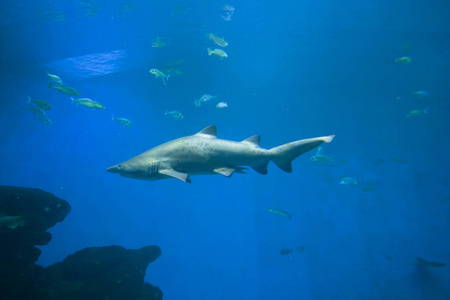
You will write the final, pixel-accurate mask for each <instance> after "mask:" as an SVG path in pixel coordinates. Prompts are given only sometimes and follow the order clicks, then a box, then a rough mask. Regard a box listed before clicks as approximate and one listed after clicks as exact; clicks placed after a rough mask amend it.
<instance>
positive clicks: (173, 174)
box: [159, 169, 191, 183]
mask: <svg viewBox="0 0 450 300" xmlns="http://www.w3.org/2000/svg"><path fill="white" fill-rule="evenodd" d="M159 173H160V174H163V175H166V176H169V177H173V178H176V179H179V180H181V181H184V182H188V183H191V177H190V176H189V174H187V173H181V172H177V171H175V170H170V169H165V170H159Z"/></svg>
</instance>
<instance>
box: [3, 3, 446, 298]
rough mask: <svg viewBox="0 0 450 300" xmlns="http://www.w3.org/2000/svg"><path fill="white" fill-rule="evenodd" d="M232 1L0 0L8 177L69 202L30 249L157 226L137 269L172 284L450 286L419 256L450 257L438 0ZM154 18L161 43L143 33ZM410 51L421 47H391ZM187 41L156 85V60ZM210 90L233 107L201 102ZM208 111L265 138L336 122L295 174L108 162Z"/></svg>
mask: <svg viewBox="0 0 450 300" xmlns="http://www.w3.org/2000/svg"><path fill="white" fill-rule="evenodd" d="M129 3H132V4H134V8H133V7H131V9H129V10H126V11H125V10H124V9H123V8H124V6H125V5H127V4H129ZM224 4H225V3H224V2H223V1H213V0H210V1H208V0H205V1H201V0H198V1H188V0H186V1H143V0H136V1H118V0H114V1H101V0H100V1H84V2H83V1H62V0H55V1H25V2H24V1H22V2H18V1H12V0H5V1H2V3H1V4H0V8H1V19H0V28H1V29H0V37H1V40H2V43H1V45H0V54H1V55H0V64H1V65H0V66H1V68H0V72H1V82H2V88H1V91H0V96H1V97H0V99H1V102H0V120H1V122H2V127H1V128H2V130H1V132H0V143H1V147H0V157H1V166H2V168H1V172H0V184H2V185H16V186H26V187H34V188H40V189H43V190H47V191H49V192H52V193H54V194H55V195H56V196H58V197H61V198H63V199H65V200H67V201H68V202H69V203H70V205H71V206H72V211H71V213H70V214H69V215H68V216H67V218H66V219H65V220H64V222H62V223H59V224H57V225H56V226H55V227H54V228H52V229H51V233H52V235H53V240H52V241H51V242H50V243H49V244H48V245H47V246H44V247H41V248H42V249H41V250H42V255H41V257H40V259H39V261H38V263H39V264H41V265H44V266H48V265H50V264H53V263H55V262H57V261H61V260H62V259H64V258H65V257H66V256H67V255H68V254H71V253H73V252H75V251H77V250H80V249H82V248H85V247H91V246H106V245H113V244H114V245H121V246H124V247H127V248H139V247H142V246H145V245H158V246H159V247H160V248H161V249H162V255H161V257H160V258H158V259H157V260H156V261H155V262H154V263H152V264H151V265H150V266H149V268H148V270H147V275H146V278H145V279H146V281H148V282H150V283H151V284H153V285H157V286H159V287H160V288H161V290H162V291H163V294H164V298H165V299H450V288H449V287H450V272H449V266H448V265H447V266H446V267H444V268H419V267H418V266H417V265H416V258H417V257H423V258H424V259H426V260H429V261H435V262H442V263H446V264H448V263H450V256H449V255H450V239H449V236H450V201H449V196H450V188H449V186H450V185H449V181H450V173H449V171H448V170H449V169H450V159H449V155H448V149H449V147H450V141H449V136H450V126H449V125H450V124H449V120H450V97H449V94H450V90H449V87H450V80H449V78H450V77H449V72H448V70H449V67H450V22H449V21H448V15H449V11H450V9H449V8H450V5H449V2H447V1H442V0H441V1H427V2H424V1H398V0H394V1H390V2H387V1H369V0H365V1H331V0H324V1H270V0H262V1H253V0H251V1H233V2H229V4H230V5H232V6H233V7H234V8H235V10H234V13H233V14H232V15H231V20H230V21H226V20H224V18H222V16H223V15H225V14H226V12H225V11H224V10H223V9H222V6H223V5H224ZM63 19H64V20H63ZM210 32H211V33H214V34H216V35H218V36H221V37H225V39H226V40H227V42H228V43H229V45H228V46H227V47H226V48H223V49H224V50H225V51H226V52H227V53H228V58H226V59H224V60H220V59H217V58H216V57H212V56H208V55H207V51H206V48H208V47H211V48H216V47H217V48H220V47H218V46H215V45H214V44H212V43H211V42H210V41H208V40H207V37H206V35H207V34H208V33H210ZM157 36H161V37H166V38H168V39H169V40H170V44H169V45H168V46H166V47H161V48H155V47H152V42H153V41H154V39H155V38H156V37H157ZM404 56H408V57H410V58H411V61H412V63H410V64H407V65H400V64H398V63H394V61H395V59H396V58H399V57H404ZM179 59H182V60H183V63H182V64H181V65H180V66H178V67H176V68H178V69H180V70H181V71H182V72H183V74H182V75H171V77H170V78H169V80H168V83H167V85H164V84H163V82H162V80H161V79H156V78H154V76H153V75H151V74H149V70H150V69H152V68H162V67H161V63H166V62H170V61H173V60H179ZM47 71H48V72H50V73H52V74H57V75H59V76H60V77H61V78H62V80H63V82H64V84H65V85H67V86H70V87H73V88H75V89H77V90H78V91H79V92H80V93H81V94H82V96H83V97H88V98H91V99H93V100H94V101H97V102H99V103H101V104H103V105H104V106H106V109H104V110H91V109H89V108H86V107H82V106H76V105H75V104H71V101H70V96H67V95H65V94H61V93H58V92H56V91H55V90H53V89H48V88H47V87H46V86H47V84H48V81H49V78H48V77H47V75H46V72H47ZM420 90H424V91H427V92H428V93H429V96H427V97H424V98H418V97H415V96H413V95H412V92H415V91H420ZM203 94H211V95H217V96H218V97H219V98H218V99H219V101H226V102H227V103H228V106H229V107H228V108H225V109H222V110H219V109H216V108H215V104H216V102H214V103H213V102H211V103H206V104H204V105H202V106H201V107H196V106H195V105H194V100H195V99H196V98H199V97H200V96H201V95H203ZM28 96H31V97H32V98H33V99H43V100H46V101H48V102H49V103H50V104H51V105H52V106H53V109H52V111H49V112H48V113H47V116H48V117H49V118H50V119H51V120H52V122H53V124H52V125H45V124H42V123H40V122H38V121H37V120H35V119H34V118H33V115H32V113H31V112H30V111H28V110H27V109H26V101H27V97H28ZM425 108H427V109H428V111H429V113H428V114H420V115H418V116H414V117H410V118H406V117H405V115H406V114H407V113H408V112H409V111H411V110H422V109H425ZM166 110H178V111H180V112H182V113H183V115H184V119H183V120H176V119H174V118H171V117H169V116H166V115H164V112H165V111H166ZM113 114H114V115H115V116H117V117H125V118H128V119H129V120H131V121H132V123H133V127H132V128H126V127H123V126H121V125H120V124H119V123H117V122H112V121H110V119H111V116H112V115H113ZM212 124H215V125H217V129H218V137H219V138H223V139H229V140H235V141H240V140H243V139H245V138H247V137H249V136H252V135H255V134H260V135H261V136H262V142H261V146H262V147H263V148H271V147H274V146H278V145H281V144H284V143H287V142H291V141H295V140H299V139H303V138H310V137H316V136H323V135H330V134H336V138H335V139H334V140H333V142H331V143H330V144H326V145H323V147H322V149H323V152H324V153H325V154H327V155H329V156H334V163H333V164H331V165H327V164H316V163H314V162H311V161H310V160H309V158H310V157H311V156H312V155H314V154H315V153H316V150H312V151H310V152H308V153H306V154H304V155H303V156H301V157H299V158H298V159H296V160H295V161H294V162H293V172H292V173H291V174H288V173H284V172H283V171H281V170H280V169H278V167H277V166H276V165H275V164H273V163H270V164H269V174H268V175H265V176H264V175H260V174H257V173H256V172H254V171H253V170H249V172H248V174H247V175H241V174H235V175H233V176H232V177H231V178H225V177H223V176H221V175H217V176H193V177H192V184H188V183H184V182H181V181H178V180H176V179H169V180H161V181H155V182H148V181H139V180H134V179H129V178H124V177H121V176H118V175H116V174H111V173H108V172H106V171H105V170H106V168H107V167H109V166H111V165H114V164H117V163H120V162H123V161H125V160H127V159H130V158H132V157H134V156H136V155H138V154H140V153H142V152H144V151H146V150H148V149H150V148H152V147H154V146H157V145H159V144H161V143H164V142H166V141H169V140H171V139H174V138H178V137H182V136H186V135H191V134H194V133H196V132H198V131H200V130H201V129H203V128H205V127H207V126H209V125H212ZM345 176H350V177H352V178H356V179H357V181H358V183H359V184H358V185H357V186H348V185H342V184H339V182H340V180H341V179H342V177H345ZM368 181H376V183H377V185H376V186H375V189H374V190H373V191H363V189H364V187H365V186H366V184H367V182H368ZM267 208H278V209H282V210H285V211H287V212H289V213H291V214H292V215H293V216H292V220H290V221H289V220H288V219H287V218H283V217H280V216H276V215H273V214H270V213H268V212H267V211H266V210H265V209H267ZM297 246H304V247H305V251H303V252H301V253H299V252H297V251H296V250H295V247H297ZM284 248H287V249H294V251H293V252H292V253H290V254H288V255H281V254H280V250H281V249H284Z"/></svg>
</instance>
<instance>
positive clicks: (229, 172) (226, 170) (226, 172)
mask: <svg viewBox="0 0 450 300" xmlns="http://www.w3.org/2000/svg"><path fill="white" fill-rule="evenodd" d="M235 171H236V169H233V168H228V167H222V168H217V169H214V172H216V173H218V174H221V175H223V176H226V177H231V175H233V173H234V172H235Z"/></svg>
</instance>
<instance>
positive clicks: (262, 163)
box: [106, 125, 334, 183]
mask: <svg viewBox="0 0 450 300" xmlns="http://www.w3.org/2000/svg"><path fill="white" fill-rule="evenodd" d="M333 138H334V135H329V136H323V137H316V138H310V139H304V140H299V141H295V142H291V143H288V144H284V145H281V146H278V147H274V148H271V149H263V148H261V147H260V141H261V137H260V136H259V135H255V136H251V137H249V138H247V139H245V140H243V141H240V142H235V141H230V140H223V139H218V138H217V129H216V126H215V125H211V126H208V127H206V128H205V129H203V130H202V131H200V132H198V133H196V134H194V135H191V136H186V137H182V138H178V139H175V140H172V141H169V142H167V143H164V144H161V145H159V146H156V147H154V148H152V149H150V150H148V151H146V152H144V153H142V154H139V155H138V156H136V157H133V158H131V159H130V160H127V161H125V162H123V163H120V164H117V165H113V166H111V167H109V168H107V169H106V171H108V172H110V173H115V174H120V175H121V176H123V177H128V178H133V179H141V180H150V181H154V180H160V179H168V178H176V179H179V180H181V181H184V182H188V183H191V175H214V174H221V175H223V176H226V177H230V176H231V175H233V174H234V173H243V174H246V172H245V171H246V170H247V169H248V168H246V167H250V168H252V169H253V170H255V171H256V172H257V173H259V174H264V175H265V174H267V165H268V164H269V162H270V161H273V162H274V163H275V164H276V165H277V166H278V167H279V168H280V169H281V170H283V171H285V172H288V173H291V172H292V161H293V160H294V159H296V158H297V157H298V156H300V155H301V154H303V153H305V152H307V151H309V150H311V149H313V148H315V147H317V146H319V145H320V144H322V143H323V142H326V143H329V142H331V141H332V140H333Z"/></svg>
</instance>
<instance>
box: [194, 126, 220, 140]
mask: <svg viewBox="0 0 450 300" xmlns="http://www.w3.org/2000/svg"><path fill="white" fill-rule="evenodd" d="M195 135H203V136H208V137H211V138H215V137H216V135H217V129H216V125H211V126H208V127H206V128H205V129H203V130H202V131H200V132H198V133H196V134H195Z"/></svg>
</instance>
